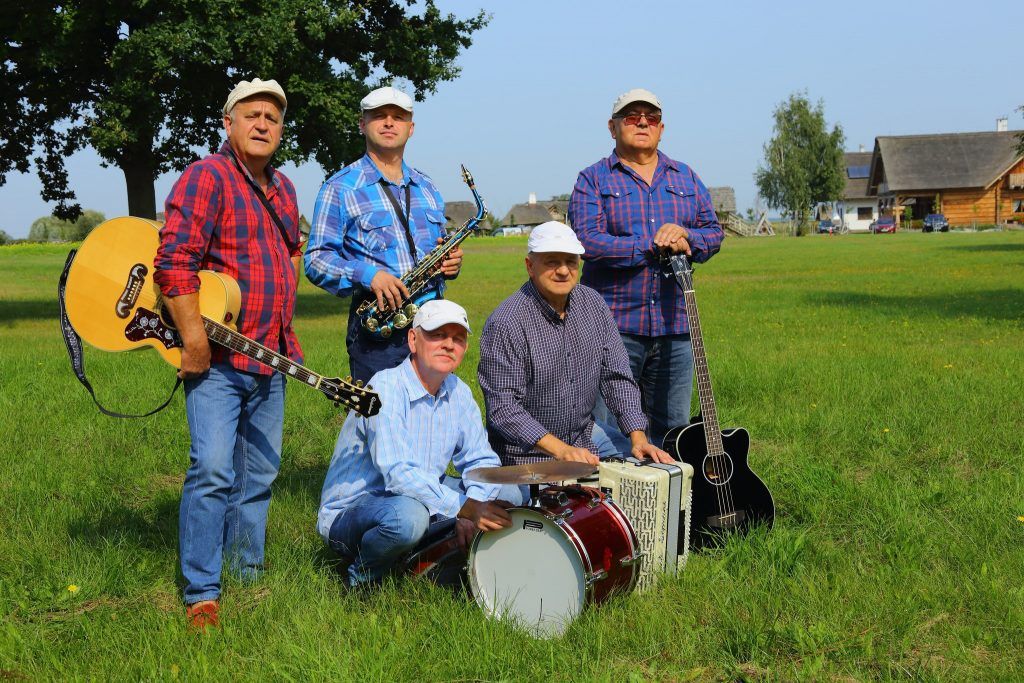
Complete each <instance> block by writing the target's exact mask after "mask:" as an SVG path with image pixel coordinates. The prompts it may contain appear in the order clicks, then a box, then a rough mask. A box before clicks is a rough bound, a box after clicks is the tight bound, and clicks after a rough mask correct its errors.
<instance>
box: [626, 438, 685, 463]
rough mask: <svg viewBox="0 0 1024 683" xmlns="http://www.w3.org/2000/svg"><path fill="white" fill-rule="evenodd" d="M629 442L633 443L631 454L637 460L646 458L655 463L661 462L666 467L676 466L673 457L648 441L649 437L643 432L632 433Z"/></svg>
mask: <svg viewBox="0 0 1024 683" xmlns="http://www.w3.org/2000/svg"><path fill="white" fill-rule="evenodd" d="M629 440H630V442H631V443H632V446H633V447H632V448H631V449H630V452H631V453H632V454H633V457H634V458H636V459H637V460H643V459H644V458H650V459H651V460H653V461H654V462H660V463H663V464H665V465H672V464H675V462H676V461H675V460H673V459H672V456H671V455H669V454H668V453H666V452H665V451H663V450H661V449H660V448H658V447H657V446H655V445H654V444H653V443H651V442H650V441H648V440H647V435H646V434H644V433H643V432H641V431H636V432H630V434H629Z"/></svg>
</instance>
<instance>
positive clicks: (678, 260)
mask: <svg viewBox="0 0 1024 683" xmlns="http://www.w3.org/2000/svg"><path fill="white" fill-rule="evenodd" d="M662 259H663V260H664V261H667V265H668V267H669V268H670V269H671V270H672V275H674V276H675V278H676V280H678V281H679V284H680V286H681V287H682V288H683V291H692V290H693V266H692V265H690V259H688V258H686V254H671V255H664V256H662Z"/></svg>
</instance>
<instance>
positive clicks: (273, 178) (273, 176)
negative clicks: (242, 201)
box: [217, 140, 280, 187]
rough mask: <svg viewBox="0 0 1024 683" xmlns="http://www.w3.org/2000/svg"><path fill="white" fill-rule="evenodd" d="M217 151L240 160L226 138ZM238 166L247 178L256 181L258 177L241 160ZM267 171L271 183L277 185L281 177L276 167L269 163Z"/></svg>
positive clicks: (229, 158)
mask: <svg viewBox="0 0 1024 683" xmlns="http://www.w3.org/2000/svg"><path fill="white" fill-rule="evenodd" d="M217 153H218V154H223V155H224V156H226V157H227V158H228V160H231V159H235V160H238V156H237V155H236V154H235V151H234V150H233V149H231V145H230V144H228V141H227V140H225V141H224V144H223V145H221V146H220V149H219V150H218V151H217ZM231 165H232V166H234V165H235V162H234V161H231ZM238 168H240V169H242V173H244V174H245V175H246V177H247V178H249V179H250V180H252V181H253V182H255V181H256V179H255V178H253V177H252V173H249V169H248V168H246V167H245V164H243V163H242V162H241V161H239V162H238ZM265 172H266V174H267V178H269V179H270V184H271V185H273V186H274V187H277V186H278V183H279V182H280V181H279V179H278V177H277V171H276V170H275V169H274V167H273V166H271V165H270V164H267V168H266V169H265Z"/></svg>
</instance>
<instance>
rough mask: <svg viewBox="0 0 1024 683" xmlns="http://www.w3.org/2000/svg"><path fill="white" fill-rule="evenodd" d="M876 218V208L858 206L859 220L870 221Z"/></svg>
mask: <svg viewBox="0 0 1024 683" xmlns="http://www.w3.org/2000/svg"><path fill="white" fill-rule="evenodd" d="M874 218H875V209H874V207H871V206H858V207H857V220H859V221H870V220H874Z"/></svg>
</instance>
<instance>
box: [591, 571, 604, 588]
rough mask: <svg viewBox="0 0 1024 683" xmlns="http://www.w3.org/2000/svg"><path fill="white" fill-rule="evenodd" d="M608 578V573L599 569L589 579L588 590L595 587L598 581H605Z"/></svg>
mask: <svg viewBox="0 0 1024 683" xmlns="http://www.w3.org/2000/svg"><path fill="white" fill-rule="evenodd" d="M607 578H608V572H606V571H605V570H603V569H598V570H597V571H596V572H594V573H593V574H591V575H590V576H588V577H587V588H588V589H589V588H591V587H593V585H594V584H595V583H597V582H598V581H604V580H605V579H607Z"/></svg>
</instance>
